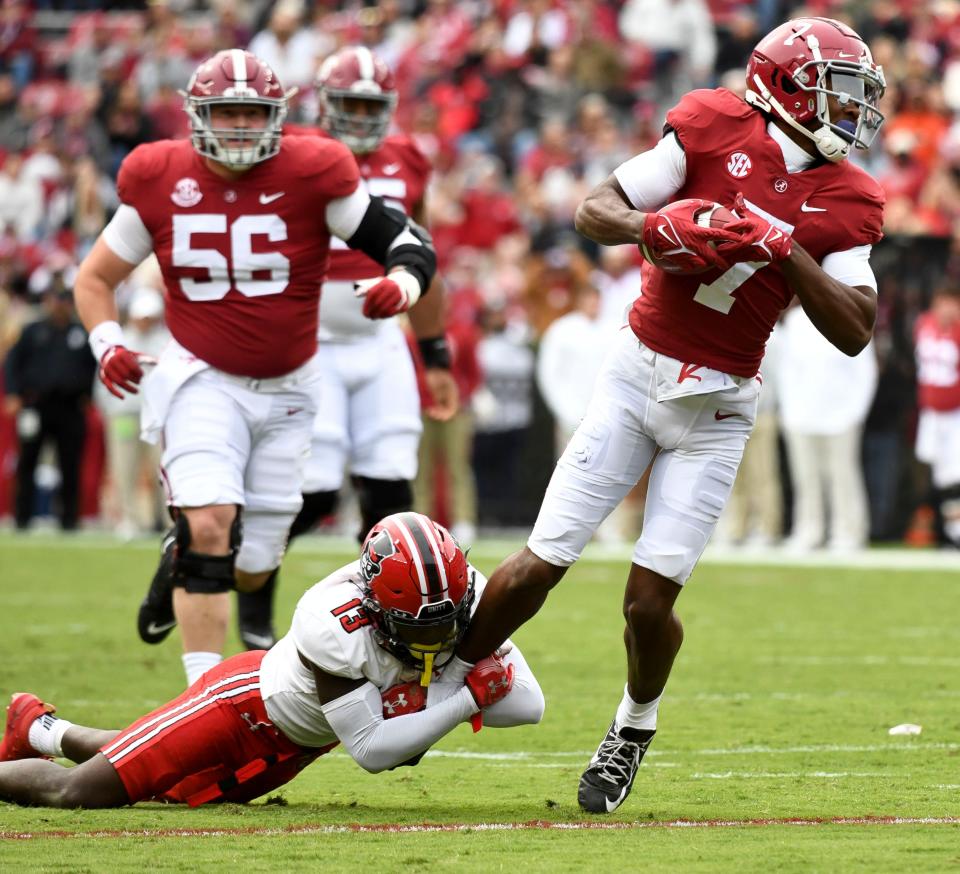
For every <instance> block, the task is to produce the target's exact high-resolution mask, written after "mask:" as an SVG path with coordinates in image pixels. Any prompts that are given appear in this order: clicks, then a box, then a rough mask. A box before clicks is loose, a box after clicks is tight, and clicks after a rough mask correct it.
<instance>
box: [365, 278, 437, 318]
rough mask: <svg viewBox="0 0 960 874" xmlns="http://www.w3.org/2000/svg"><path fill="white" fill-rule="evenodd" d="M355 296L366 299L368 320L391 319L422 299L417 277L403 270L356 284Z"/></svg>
mask: <svg viewBox="0 0 960 874" xmlns="http://www.w3.org/2000/svg"><path fill="white" fill-rule="evenodd" d="M354 294H355V295H356V296H357V297H362V298H364V301H363V315H364V316H365V317H366V318H368V319H389V318H390V316H395V315H397V314H398V313H405V312H406V311H407V310H408V309H410V307H412V306H413V305H414V304H415V303H416V302H417V301H418V300H419V299H420V294H421V289H420V282H419V281H418V280H417V277H416V276H414V275H413V274H412V273H408V272H407V271H406V270H403V269H402V268H401V269H399V270H393V271H391V272H390V274H389V275H387V276H378V277H377V278H376V279H362V280H360V281H359V282H355V283H354Z"/></svg>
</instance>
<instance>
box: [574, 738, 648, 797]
mask: <svg viewBox="0 0 960 874" xmlns="http://www.w3.org/2000/svg"><path fill="white" fill-rule="evenodd" d="M616 725H617V723H616V720H614V721H613V722H612V723H610V728H609V729H608V731H607V736H606V737H605V738H604V739H603V742H602V743H601V744H600V746H599V747H598V749H597V751H596V752H595V753H594V754H593V758H592V759H590V764H589V765H588V766H587V770H586V771H584V772H583V775H582V776H581V777H580V787H579V788H578V790H577V801H579V802H580V807H582V808H583V809H584V810H585V811H587V813H611V812H612V811H614V810H616V809H617V808H618V807H619V806H620V805H621V804H623V802H624V800H625V799H626V797H627V796H628V795H629V794H630V789H631V788H632V787H633V778H634V777H636V776H637V768H639V767H640V760H641V759H642V758H643V755H644V753H646V751H647V747H648V746H650V741H652V740H653V736H654V735H655V734H656V733H657V732H656V729H654V730H652V731H650V730H648V729H643V728H629V727H626V726H625V727H624V728H621V729H620V731H619V732H617V730H616Z"/></svg>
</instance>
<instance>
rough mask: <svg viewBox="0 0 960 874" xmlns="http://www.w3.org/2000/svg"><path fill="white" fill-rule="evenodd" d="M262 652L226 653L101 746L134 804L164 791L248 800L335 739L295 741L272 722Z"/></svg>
mask: <svg viewBox="0 0 960 874" xmlns="http://www.w3.org/2000/svg"><path fill="white" fill-rule="evenodd" d="M263 656H264V652H263V651H262V650H255V651H253V652H246V653H241V654H240V655H235V656H233V657H231V658H229V659H227V660H226V661H224V662H222V663H221V664H219V665H217V666H216V667H215V668H213V669H212V670H210V671H207V672H206V673H205V674H204V675H203V676H202V677H200V679H199V680H197V682H195V683H194V684H193V685H192V686H191V687H190V688H189V689H187V690H186V691H185V692H184V693H183V694H182V695H180V696H179V697H177V698H175V699H174V700H173V701H170V702H169V703H168V704H165V705H163V706H162V707H160V708H158V709H156V710H154V711H153V712H152V713H148V714H147V715H146V716H144V717H141V718H140V719H138V720H137V721H136V722H135V723H133V725H131V726H130V727H129V728H127V729H125V730H123V731H122V732H120V734H119V735H118V736H117V737H116V738H115V739H114V740H112V741H111V742H110V743H109V744H106V745H105V746H103V747H102V748H101V750H100V752H101V753H103V755H104V756H106V758H107V761H108V762H110V764H111V765H113V767H114V768H115V769H116V771H117V774H118V775H119V777H120V779H121V780H122V781H123V785H124V787H125V788H126V790H127V796H128V797H129V799H130V803H131V804H133V803H135V802H137V801H143V800H145V799H148V798H157V797H159V796H164V797H165V798H166V800H168V801H187V802H189V803H190V804H191V805H192V806H196V805H197V804H202V803H204V802H206V801H238V802H240V801H249V800H250V799H252V798H256V797H257V796H259V795H263V794H264V793H266V792H269V791H270V790H271V789H275V788H276V787H277V786H281V785H283V784H284V783H287V782H289V781H290V780H292V779H293V778H294V777H295V776H296V775H297V774H298V773H299V772H300V771H301V770H302V769H303V768H305V767H306V766H307V765H308V764H310V762H312V761H313V760H314V759H316V758H317V757H318V756H320V755H322V754H323V753H325V752H327V750H329V749H330V748H331V747H332V746H333V745H331V747H326V748H323V749H307V748H304V747H301V746H298V745H297V744H295V743H293V742H292V741H291V740H289V739H288V738H287V737H286V736H285V735H284V734H283V733H282V732H281V731H280V729H278V728H277V727H276V726H275V725H273V723H271V722H270V720H269V718H268V717H267V712H266V708H265V707H264V704H263V699H262V698H261V697H260V662H261V661H262V660H263Z"/></svg>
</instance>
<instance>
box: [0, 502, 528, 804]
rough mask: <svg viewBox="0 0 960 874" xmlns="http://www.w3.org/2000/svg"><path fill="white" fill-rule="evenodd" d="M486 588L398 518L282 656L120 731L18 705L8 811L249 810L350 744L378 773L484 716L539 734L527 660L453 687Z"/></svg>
mask: <svg viewBox="0 0 960 874" xmlns="http://www.w3.org/2000/svg"><path fill="white" fill-rule="evenodd" d="M484 585H486V580H485V579H484V577H483V576H482V575H481V574H479V573H478V572H477V571H476V570H475V569H474V568H473V567H472V566H471V565H470V564H469V563H468V562H467V560H466V556H465V555H464V553H463V552H462V550H461V549H460V547H459V546H458V545H457V543H456V541H454V540H453V538H452V537H451V536H450V534H449V532H447V531H446V529H444V528H443V527H441V526H440V525H437V524H436V523H434V522H432V521H431V520H430V519H428V518H427V517H426V516H422V515H420V514H417V513H398V514H395V515H393V516H388V517H386V518H385V519H383V520H381V521H380V522H379V523H378V524H377V525H376V526H374V528H373V529H372V530H371V531H370V533H369V535H368V536H367V538H366V540H365V541H364V543H363V546H362V548H361V553H360V559H359V561H355V562H351V563H350V564H348V565H346V566H345V567H342V568H340V570H338V571H335V572H334V573H332V574H331V575H330V576H328V577H327V578H326V579H324V580H322V581H321V582H319V583H317V584H316V585H315V586H313V587H312V588H311V589H309V590H308V591H307V592H306V594H304V596H303V597H302V598H301V599H300V603H299V604H298V605H297V609H296V611H295V613H294V616H293V624H292V626H291V628H290V631H289V632H288V633H287V635H286V636H285V637H284V638H282V639H281V640H280V641H279V642H278V643H277V645H276V646H275V647H274V648H273V649H271V650H269V651H268V652H265V651H263V650H256V651H253V652H247V653H243V654H241V655H236V656H233V657H232V658H230V659H227V660H226V661H224V662H222V663H221V664H219V665H217V666H216V667H215V668H213V669H212V670H210V671H208V672H207V673H206V674H204V675H203V676H202V677H201V678H200V679H199V680H198V681H197V682H196V683H194V684H193V685H192V686H191V687H190V688H189V689H187V691H186V692H184V693H183V694H182V695H180V696H179V697H178V698H175V699H174V700H173V701H170V702H169V703H168V704H165V705H164V706H162V707H160V708H158V709H157V710H154V711H153V712H152V713H149V714H147V715H146V716H144V717H142V718H140V719H138V720H137V721H136V722H134V723H133V724H132V725H130V726H129V727H128V728H126V729H123V730H122V731H116V730H104V729H98V728H86V727H83V726H79V725H73V724H72V723H70V722H67V721H66V720H64V719H58V718H56V717H55V716H53V712H54V708H53V707H52V706H51V705H49V704H45V703H43V702H42V701H41V700H40V699H39V698H37V697H36V696H35V695H31V694H29V693H25V692H21V693H17V694H14V696H13V700H12V701H11V703H10V706H9V707H8V708H7V726H6V731H5V733H4V736H3V741H2V743H0V799H4V800H7V801H12V802H15V803H17V804H34V805H45V806H49V807H120V806H122V805H125V804H133V803H134V802H137V801H144V800H148V799H155V800H163V801H172V802H186V803H188V804H190V805H191V806H197V805H200V804H204V803H206V802H211V801H233V802H243V801H249V800H251V799H253V798H257V797H258V796H260V795H263V794H264V793H266V792H269V791H270V790H272V789H276V788H277V787H278V786H282V785H283V784H284V783H287V782H289V781H290V780H292V779H293V778H294V777H295V776H296V775H297V774H298V773H299V772H300V771H301V770H302V769H303V768H305V767H306V766H307V765H308V764H310V763H311V762H312V761H313V760H314V759H316V758H317V757H318V756H321V755H323V754H324V753H326V752H328V751H329V750H330V749H332V748H333V747H334V746H336V745H337V744H338V743H342V744H343V745H344V747H345V748H346V750H347V752H349V753H350V755H351V756H352V757H353V758H354V759H355V760H356V762H357V763H358V764H359V765H360V766H361V767H363V768H365V769H366V770H368V771H372V772H377V771H383V770H386V769H388V768H395V767H396V766H398V765H415V764H417V762H419V760H420V757H421V756H422V754H423V753H424V751H426V750H427V749H428V748H429V747H430V746H432V745H433V744H434V743H436V742H437V741H438V740H439V739H440V738H442V737H443V736H444V735H446V734H447V733H448V732H450V731H451V730H452V729H453V728H455V727H456V726H457V725H459V724H460V723H462V722H465V721H467V720H472V721H473V722H474V727H475V728H477V727H478V724H479V723H478V715H480V714H482V717H481V718H482V721H483V722H484V723H486V724H487V725H490V726H496V727H507V726H512V725H522V724H525V723H536V722H539V721H540V718H541V716H542V715H543V707H544V702H543V694H542V693H541V691H540V687H539V685H538V684H537V681H536V679H535V678H534V676H533V674H532V672H531V671H530V669H529V668H528V667H527V664H526V662H525V661H524V659H523V656H522V655H521V654H520V652H519V650H517V649H516V647H503V648H501V650H500V653H501V655H493V656H490V657H489V658H486V659H484V660H483V661H481V662H478V663H477V665H476V666H475V667H474V668H473V669H472V670H471V671H470V673H469V674H468V675H467V677H466V680H465V681H463V682H458V683H450V682H444V667H445V666H446V664H447V662H448V660H449V659H450V657H451V656H452V653H453V648H454V646H455V645H456V643H457V642H458V641H459V640H460V638H461V637H462V635H463V633H464V631H465V630H466V628H467V625H468V623H469V621H470V617H471V615H472V611H473V606H474V604H475V603H476V601H477V600H479V595H480V593H481V591H482V590H483V586H484ZM52 756H56V757H65V758H68V759H72V760H73V761H75V762H78V763H79V764H78V765H77V766H76V767H73V768H69V767H64V766H62V765H59V764H56V763H54V762H52V761H48V760H47V758H46V757H52ZM14 760H18V761H14Z"/></svg>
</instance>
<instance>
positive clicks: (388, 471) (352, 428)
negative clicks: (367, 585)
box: [237, 46, 458, 649]
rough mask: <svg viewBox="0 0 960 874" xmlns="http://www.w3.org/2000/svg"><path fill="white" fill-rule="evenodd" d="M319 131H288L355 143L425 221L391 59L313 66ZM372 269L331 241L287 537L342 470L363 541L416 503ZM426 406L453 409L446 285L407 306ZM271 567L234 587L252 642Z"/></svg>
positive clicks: (405, 375) (403, 204)
mask: <svg viewBox="0 0 960 874" xmlns="http://www.w3.org/2000/svg"><path fill="white" fill-rule="evenodd" d="M317 95H318V97H319V101H320V113H321V115H320V129H319V130H314V129H312V128H297V127H293V126H288V127H287V128H285V129H284V130H285V132H289V133H292V134H297V135H302V136H307V135H309V136H320V137H323V138H324V139H326V138H329V137H334V138H335V139H337V140H339V141H340V142H342V143H343V144H344V145H346V146H347V148H349V149H350V151H351V152H353V154H354V157H355V158H356V159H357V164H358V166H359V168H360V176H361V177H362V178H363V179H364V181H365V183H366V186H367V189H368V190H369V192H370V193H371V194H373V195H377V196H380V197H383V198H384V202H385V203H387V204H389V205H390V206H391V207H393V208H394V209H397V210H399V211H400V212H403V213H404V214H405V215H409V216H411V217H412V218H413V220H414V221H415V222H417V224H418V225H421V226H425V225H426V203H425V200H426V198H425V194H426V189H427V182H428V181H429V177H430V163H429V161H428V160H427V158H426V157H425V156H424V155H423V153H422V152H421V151H420V150H419V149H418V148H417V146H416V144H415V143H414V142H413V140H412V139H410V138H409V137H407V136H404V135H402V134H390V135H388V130H389V127H390V122H391V119H392V118H393V112H394V108H395V107H396V103H397V91H396V82H395V81H394V76H393V73H392V72H391V71H390V68H389V67H388V66H387V65H386V64H385V63H384V62H383V61H382V60H381V59H380V58H378V57H377V56H376V55H375V54H373V53H372V52H371V51H370V50H369V49H367V48H366V47H364V46H356V47H349V48H343V49H341V50H340V51H338V52H336V53H335V54H333V55H331V56H330V57H329V58H327V59H326V60H325V61H324V62H323V64H322V65H321V67H320V71H319V72H318V74H317ZM379 273H380V266H379V265H378V264H377V263H376V262H374V261H371V260H370V258H369V257H368V256H367V255H365V254H364V253H363V252H361V251H357V250H355V249H351V248H349V247H348V246H347V244H346V243H344V242H343V241H342V240H339V239H336V238H334V239H333V240H332V241H331V245H330V265H329V267H328V269H327V279H326V281H325V282H324V285H323V294H322V296H321V298H320V322H319V335H318V340H319V346H320V348H319V351H318V353H317V359H316V365H317V368H318V371H319V378H320V380H321V381H322V386H323V389H322V391H321V392H320V396H319V399H318V408H317V414H316V416H315V417H314V420H313V439H312V441H311V446H310V457H309V458H308V459H307V466H306V472H305V480H304V484H303V508H302V509H301V510H300V513H299V514H298V515H297V518H296V519H295V520H294V522H293V526H292V527H291V529H290V537H291V538H294V537H296V536H298V535H299V534H303V533H304V532H306V531H309V530H310V529H311V528H313V526H314V525H316V523H317V522H318V520H320V519H322V518H323V517H324V516H328V515H329V514H330V513H332V512H333V511H334V508H335V507H336V504H337V498H338V494H339V491H340V488H341V486H342V485H343V477H344V471H345V470H349V472H350V475H351V480H352V483H353V488H354V490H355V492H356V495H357V500H358V503H359V506H360V515H361V520H360V532H359V535H360V540H361V541H362V540H363V538H364V537H365V536H366V534H367V532H368V531H369V530H370V528H371V526H372V525H373V524H374V522H376V521H377V519H380V518H382V517H383V516H387V515H389V514H391V513H398V512H400V511H401V510H409V509H410V508H411V507H412V506H413V490H412V488H411V481H412V480H413V478H414V477H415V476H416V473H417V447H418V444H419V442H420V433H421V431H422V430H423V426H422V424H421V419H420V394H419V392H418V391H417V378H416V373H415V372H414V368H413V361H412V360H411V358H410V352H409V349H408V348H407V343H406V339H405V337H404V335H403V332H402V331H401V329H400V326H399V325H398V324H397V320H396V319H395V318H376V319H374V318H371V315H370V314H365V313H364V301H363V300H362V299H360V298H357V297H356V296H355V295H354V294H353V293H352V291H353V287H354V284H355V283H358V282H360V283H366V282H367V281H369V280H370V279H371V278H372V277H376V276H378V275H379ZM409 319H410V324H411V327H412V328H413V331H414V334H415V335H416V337H417V339H418V345H419V347H420V354H421V357H422V358H423V361H424V364H425V376H426V380H427V385H428V387H429V389H430V394H431V395H432V397H433V399H434V405H433V406H432V407H430V408H429V409H428V410H427V413H428V415H430V416H432V417H434V418H437V419H440V420H446V419H449V418H450V417H451V416H453V415H454V413H456V412H457V407H458V398H457V384H456V382H454V380H453V377H452V375H451V374H450V353H449V350H448V349H447V345H446V340H445V339H444V320H443V287H442V283H441V282H440V280H439V278H438V277H434V280H433V284H432V285H431V287H430V293H429V294H426V295H424V296H423V297H422V298H421V299H420V300H419V301H418V302H417V305H416V306H415V307H413V308H412V309H410V311H409ZM275 585H276V574H274V575H273V576H271V578H270V579H269V580H268V581H267V583H266V584H264V586H263V587H262V588H260V589H258V590H257V591H255V592H238V593H237V607H238V610H237V617H238V620H239V625H240V637H241V639H242V640H243V642H244V644H245V645H246V646H247V647H248V648H250V649H262V648H265V647H268V646H270V645H271V643H272V641H273V600H272V598H273V590H274V587H275Z"/></svg>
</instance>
